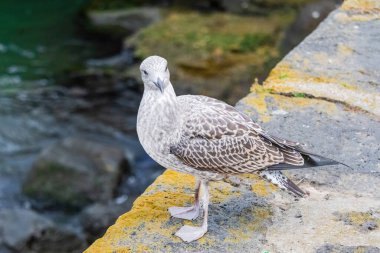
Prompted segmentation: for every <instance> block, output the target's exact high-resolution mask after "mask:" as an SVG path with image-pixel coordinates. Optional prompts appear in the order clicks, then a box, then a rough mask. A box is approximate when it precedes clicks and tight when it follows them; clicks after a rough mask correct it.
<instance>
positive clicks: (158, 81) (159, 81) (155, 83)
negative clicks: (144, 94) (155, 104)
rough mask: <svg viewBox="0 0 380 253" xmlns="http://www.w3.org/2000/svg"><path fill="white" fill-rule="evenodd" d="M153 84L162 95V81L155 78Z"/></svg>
mask: <svg viewBox="0 0 380 253" xmlns="http://www.w3.org/2000/svg"><path fill="white" fill-rule="evenodd" d="M153 83H154V85H156V86H157V88H158V89H159V90H160V91H161V93H164V80H162V79H161V78H157V81H156V82H153Z"/></svg>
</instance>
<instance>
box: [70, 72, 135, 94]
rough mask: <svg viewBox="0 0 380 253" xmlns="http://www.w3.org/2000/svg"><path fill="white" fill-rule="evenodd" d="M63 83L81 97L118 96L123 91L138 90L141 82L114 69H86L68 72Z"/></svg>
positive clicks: (72, 92) (71, 91) (71, 92)
mask: <svg viewBox="0 0 380 253" xmlns="http://www.w3.org/2000/svg"><path fill="white" fill-rule="evenodd" d="M62 84H63V85H64V86H65V87H67V88H69V94H71V95H73V96H80V97H99V96H106V95H108V96H111V95H113V96H116V95H119V94H120V93H122V92H123V91H131V92H133V91H137V90H138V89H139V88H138V86H139V83H138V82H137V81H136V79H134V78H130V77H127V76H124V75H123V74H122V73H121V72H119V71H117V70H115V69H113V70H110V69H109V70H106V69H99V68H96V69H95V68H94V69H91V68H89V69H86V70H82V71H76V72H72V73H69V74H67V76H66V77H65V81H64V82H62Z"/></svg>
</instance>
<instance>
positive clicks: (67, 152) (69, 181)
mask: <svg viewBox="0 0 380 253" xmlns="http://www.w3.org/2000/svg"><path fill="white" fill-rule="evenodd" d="M126 169H127V164H126V161H125V159H124V154H123V151H122V150H121V149H119V148H117V147H113V146H109V145H106V144H103V143H101V142H96V141H91V140H86V139H81V138H66V139H64V140H62V141H60V142H58V143H56V144H54V145H52V146H51V147H49V148H47V149H45V150H44V151H43V152H42V153H41V154H40V155H39V157H38V158H37V160H36V162H35V163H34V165H33V168H32V169H31V171H30V172H29V174H28V176H27V179H26V181H25V183H24V185H23V191H24V193H25V194H26V195H28V196H29V197H31V198H33V199H34V200H36V201H40V204H41V203H42V204H43V206H45V207H54V206H62V207H66V208H76V209H78V208H82V207H84V206H86V205H88V204H90V203H92V202H95V201H108V200H110V199H112V198H113V197H114V193H115V190H116V187H117V186H118V184H119V181H120V178H121V174H122V173H123V171H125V170H126Z"/></svg>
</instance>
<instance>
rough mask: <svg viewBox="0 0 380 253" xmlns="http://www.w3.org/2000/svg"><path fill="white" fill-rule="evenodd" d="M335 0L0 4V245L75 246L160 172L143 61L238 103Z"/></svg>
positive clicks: (180, 84) (196, 90) (178, 81)
mask: <svg viewBox="0 0 380 253" xmlns="http://www.w3.org/2000/svg"><path fill="white" fill-rule="evenodd" d="M339 4H340V0H281V1H277V0H236V1H228V0H193V1H184V0H183V1H181V0H172V1H170V0H162V1H149V0H131V1H127V0H108V1H107V0H66V1H58V0H40V1H30V0H19V1H11V0H2V1H1V2H0V252H1V253H3V252H4V253H11V252H81V251H82V250H83V249H84V248H86V247H87V245H89V244H91V243H92V242H93V241H94V240H95V239H96V238H98V237H100V236H101V235H102V234H103V233H104V232H105V229H106V228H107V227H108V226H109V225H111V224H113V222H114V221H115V220H116V218H117V217H118V216H119V215H120V214H122V213H124V212H126V211H128V210H129V209H130V207H131V205H132V203H133V201H134V199H135V198H136V197H137V196H139V195H140V194H141V193H142V192H143V191H144V190H145V188H146V187H147V186H148V185H149V184H150V183H151V182H152V181H153V180H154V179H155V178H156V177H157V176H158V175H160V174H161V172H162V171H163V168H161V167H160V166H158V165H157V164H155V163H154V162H153V161H152V160H151V159H150V158H149V157H148V156H147V155H146V153H145V152H144V151H143V149H142V147H141V146H140V144H139V142H138V139H137V136H136V131H135V124H136V115H137V110H138V106H139V102H140V99H141V96H142V84H141V83H140V77H139V75H140V72H139V71H138V67H139V64H140V62H141V60H142V59H143V58H145V57H147V56H149V55H153V54H156V55H160V56H163V57H165V58H167V59H168V61H169V68H170V71H171V76H172V83H173V84H174V87H175V89H176V91H177V94H179V95H180V94H188V93H192V94H203V95H208V96H212V97H216V98H218V99H222V100H225V101H227V102H228V103H230V104H232V105H233V104H235V103H236V102H237V101H238V100H239V99H240V98H242V97H243V96H244V95H246V94H247V93H248V92H249V88H250V86H251V84H252V83H253V82H255V80H257V81H258V82H259V83H261V82H262V81H263V80H264V79H265V77H266V76H267V75H268V72H269V71H270V70H271V69H272V68H273V67H274V66H275V64H276V63H277V62H278V61H279V60H280V59H281V58H282V57H283V56H284V55H285V54H286V53H287V52H289V51H290V50H291V49H292V48H293V47H295V46H296V45H297V44H298V43H300V42H301V41H302V40H303V38H304V37H306V36H307V35H308V34H309V33H310V32H312V31H313V30H314V29H315V28H316V27H317V26H318V24H319V23H320V22H321V21H322V20H323V19H324V18H325V17H326V16H327V15H328V13H329V12H331V11H332V10H333V9H335V8H336V7H337V5H339ZM4 231H6V232H4Z"/></svg>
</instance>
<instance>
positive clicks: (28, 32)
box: [0, 0, 97, 89]
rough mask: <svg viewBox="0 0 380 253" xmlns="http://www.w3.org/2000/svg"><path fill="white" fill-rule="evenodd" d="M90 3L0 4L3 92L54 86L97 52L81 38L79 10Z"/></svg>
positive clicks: (10, 0)
mask: <svg viewBox="0 0 380 253" xmlns="http://www.w3.org/2000/svg"><path fill="white" fill-rule="evenodd" d="M86 2H87V0H61V1H59V0H38V1H37V0H36V1H32V0H17V1H15V0H1V1H0V89H2V88H3V89H5V88H6V87H9V86H18V85H19V86H20V85H25V83H37V84H41V85H46V84H51V83H54V77H55V76H56V75H57V74H62V73H65V71H66V70H69V69H73V68H75V67H77V66H78V67H80V66H81V65H82V64H83V63H84V61H85V59H88V58H89V57H92V56H94V52H96V51H97V49H96V48H95V46H94V45H93V43H91V42H89V41H86V40H84V39H83V38H82V37H83V36H81V32H80V30H81V29H80V28H81V27H80V25H79V23H78V17H79V15H78V14H79V11H80V9H81V7H83V5H84V4H86Z"/></svg>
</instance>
